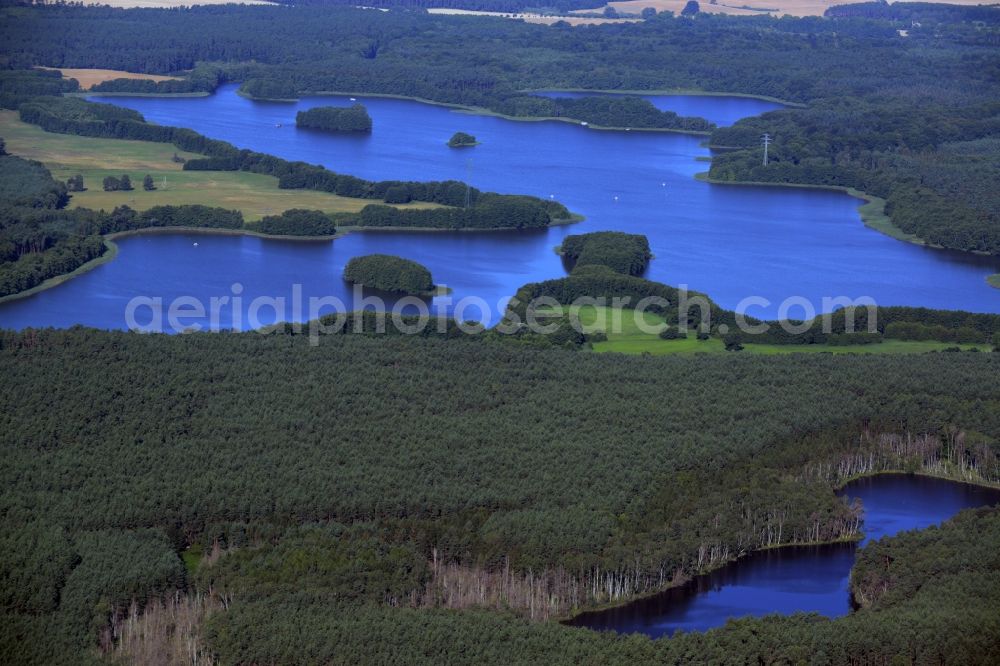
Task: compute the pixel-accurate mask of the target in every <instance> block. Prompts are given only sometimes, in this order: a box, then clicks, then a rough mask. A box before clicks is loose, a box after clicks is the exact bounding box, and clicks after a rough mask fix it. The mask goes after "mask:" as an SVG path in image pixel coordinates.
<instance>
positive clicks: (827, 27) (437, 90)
mask: <svg viewBox="0 0 1000 666" xmlns="http://www.w3.org/2000/svg"><path fill="white" fill-rule="evenodd" d="M4 11H5V12H7V13H8V15H10V16H12V17H16V18H17V21H16V22H15V21H9V22H8V23H9V24H10V25H14V24H15V23H16V24H17V25H18V26H19V28H20V30H19V31H14V32H12V31H10V30H8V31H7V32H6V33H0V34H2V35H3V36H4V37H9V38H10V43H11V44H14V45H16V46H17V48H18V51H17V53H18V55H17V57H16V58H14V59H12V60H11V61H10V62H9V66H18V67H24V66H29V65H36V64H47V65H55V66H102V67H117V68H123V69H130V68H131V69H133V70H137V71H150V72H152V71H157V72H175V71H178V70H182V69H191V68H194V74H192V81H194V80H195V79H196V80H197V82H198V84H197V85H198V86H201V87H204V86H205V85H211V83H210V82H212V81H215V85H218V83H221V82H224V81H239V82H242V90H243V91H244V92H245V93H247V94H250V95H254V96H261V97H277V98H288V97H297V96H299V95H300V94H304V93H308V92H315V91H325V90H327V91H328V90H341V91H356V92H369V93H385V94H395V95H404V96H412V97H419V98H424V99H429V100H432V101H436V102H443V103H451V104H459V105H464V106H473V107H479V108H484V109H488V110H490V111H493V112H496V113H501V114H505V115H509V116H513V117H563V116H564V117H569V118H575V119H577V120H584V121H588V122H590V123H591V124H593V125H603V126H612V127H633V128H642V127H646V128H657V127H670V128H675V129H687V130H698V131H706V130H711V129H712V128H711V127H710V126H708V125H706V124H704V121H697V122H695V120H694V119H681V118H676V117H671V114H669V113H664V112H658V111H657V110H656V109H655V108H653V107H652V105H650V104H649V103H648V102H644V101H643V100H640V99H637V98H628V97H611V98H608V97H603V98H596V97H592V98H584V99H577V100H566V99H549V98H544V97H538V96H534V95H530V94H525V93H524V92H522V91H524V90H531V89H546V88H554V89H558V88H563V89H568V88H575V89H592V90H633V91H635V90H644V89H646V90H664V89H671V88H674V89H684V90H705V91H710V92H732V93H741V94H751V95H761V96H766V97H771V98H779V99H786V100H789V101H793V102H799V103H804V104H806V105H807V107H808V108H805V109H786V110H780V111H774V112H771V113H768V114H765V115H764V116H762V117H760V118H752V119H744V120H742V121H740V122H738V123H737V124H736V125H735V126H734V127H732V128H716V129H714V130H713V131H712V139H711V143H712V144H714V145H718V146H727V147H729V148H735V149H736V150H728V151H727V152H725V153H720V154H718V155H717V156H716V157H715V160H714V161H713V166H712V170H711V175H712V177H713V178H714V179H716V180H722V181H733V182H737V181H763V182H773V183H805V184H816V185H840V186H845V187H854V188H857V189H860V190H864V191H867V192H869V193H871V194H873V195H876V196H879V197H882V198H885V199H887V201H888V204H887V210H886V212H887V214H889V215H890V216H891V217H892V219H893V223H894V224H895V225H896V226H897V227H898V228H900V229H902V230H903V231H905V232H907V233H912V234H915V235H917V236H919V237H921V238H923V239H924V240H926V241H927V242H929V243H933V244H937V245H942V246H944V247H950V248H956V249H961V250H969V251H978V252H985V253H990V254H997V253H998V251H1000V250H998V248H1000V245H998V243H1000V240H998V238H997V233H1000V232H997V229H998V228H1000V224H998V222H997V217H996V216H997V210H998V208H1000V205H998V202H997V201H996V200H995V189H996V188H992V187H990V183H991V180H990V179H991V178H992V176H991V175H990V174H991V173H992V172H993V171H995V169H996V165H995V162H996V161H997V159H998V157H997V156H998V155H1000V151H998V150H997V149H996V141H997V135H998V128H997V125H996V119H995V118H996V109H995V101H994V100H995V99H996V98H997V95H998V92H1000V91H998V90H997V87H996V81H997V77H996V76H993V75H992V74H993V73H994V72H995V69H996V66H997V63H996V58H995V55H994V54H995V50H994V46H995V40H996V31H997V29H998V25H1000V21H998V19H997V17H996V12H991V11H990V10H989V9H986V8H976V7H951V6H946V5H924V4H916V3H914V4H907V3H895V4H893V5H892V6H891V8H882V7H873V6H871V5H851V6H847V7H844V8H838V11H836V12H832V11H831V12H830V13H829V17H827V18H803V19H792V18H787V17H786V18H782V19H774V18H770V17H753V18H747V17H723V16H715V15H704V14H700V15H698V16H697V17H696V18H695V19H694V20H689V19H674V18H671V17H667V16H657V17H655V18H653V19H649V20H646V21H644V22H642V23H640V24H629V25H606V26H599V27H598V26H592V27H587V28H569V27H546V26H533V25H523V24H518V23H517V22H513V21H499V20H490V19H477V18H470V17H462V18H454V17H442V16H426V15H423V14H421V13H420V12H418V11H406V10H402V9H394V10H392V11H390V12H387V13H383V12H378V13H379V14H383V15H381V16H377V17H376V16H374V15H373V13H371V12H368V13H366V12H357V11H351V10H349V9H346V8H343V9H342V8H336V7H325V8H323V9H322V11H321V10H320V9H318V8H314V7H299V8H297V9H294V10H290V11H283V12H280V13H279V12H273V11H267V9H266V8H252V7H247V8H239V9H237V8H226V9H221V8H209V7H205V8H199V9H195V10H190V11H188V12H173V13H165V12H159V13H157V12H155V11H153V12H146V13H142V14H140V13H138V12H131V13H129V12H126V11H122V10H113V9H104V10H95V9H88V10H82V9H77V8H71V7H62V8H57V7H51V8H40V9H31V10H27V9H23V8H8V9H5V10H4ZM230 16H231V17H239V23H240V24H241V25H247V26H249V27H248V28H247V31H246V33H244V32H243V31H240V32H239V34H234V33H232V32H231V31H230V30H229V29H228V27H227V26H228V25H230V24H229V23H227V22H226V21H225V17H230ZM154 21H155V25H156V30H157V31H163V34H168V35H170V36H171V39H173V40H175V41H174V43H176V44H177V47H176V48H172V49H170V50H166V49H163V48H160V47H157V46H156V40H144V39H142V38H141V37H140V35H143V34H144V33H145V32H148V31H149V30H150V29H151V26H152V25H154ZM261 22H266V23H267V26H268V27H267V29H266V30H263V29H262V30H256V29H254V26H256V25H257V24H258V23H261ZM914 24H919V26H918V27H914ZM111 25H116V26H117V25H127V26H128V30H125V31H122V30H118V31H117V32H110V31H109V26H111ZM904 28H905V32H906V36H901V35H900V34H899V33H898V32H897V30H900V29H904ZM317 30H322V31H324V34H334V35H337V36H339V37H340V39H341V41H340V42H338V43H336V44H332V45H328V46H325V47H318V46H315V45H314V44H312V43H311V42H309V41H308V40H303V39H300V38H299V36H300V35H311V34H314V33H315V32H316V31H317ZM67 31H72V33H73V35H74V40H73V41H72V42H71V43H72V44H73V46H72V47H67V46H66V45H65V41H66V40H64V39H63V36H64V35H65V34H67ZM34 32H38V35H39V38H38V39H33V40H31V41H30V42H29V41H26V40H25V39H24V36H25V35H26V34H33V33H34ZM247 33H248V34H252V35H254V37H253V39H252V41H253V50H254V54H255V56H256V62H255V63H252V64H248V62H247V56H246V54H247V52H248V48H249V47H248V46H247V44H246V43H244V41H243V40H244V36H245V34H247ZM126 34H127V35H128V36H126ZM292 35H294V37H293V36H292ZM484 39H485V40H487V42H486V43H487V44H488V45H489V46H488V48H485V49H478V51H476V49H477V48H478V47H473V46H471V42H472V41H475V40H480V41H481V40H484ZM57 43H58V44H59V46H60V48H59V49H55V48H54V44H57ZM477 43H478V42H477ZM625 44H628V47H627V48H626V47H625ZM444 45H447V48H450V49H463V48H465V47H466V46H467V45H469V48H471V49H473V50H474V51H476V52H478V53H480V59H479V60H478V61H475V62H470V63H462V64H458V63H455V62H453V61H452V60H451V59H449V58H439V57H437V54H439V53H441V50H442V49H443V48H444ZM762 45H766V48H761V47H762ZM124 47H127V48H124ZM54 52H58V53H60V56H59V58H60V59H61V61H60V62H42V61H43V60H51V56H49V55H48V54H51V53H54ZM125 53H129V54H132V55H129V56H126V55H124V54H125ZM959 53H960V54H961V55H960V56H959V55H958V54H959ZM137 54H141V56H139V55H137ZM296 62H298V63H304V62H309V63H310V65H308V66H307V65H304V64H296ZM723 65H724V66H723ZM206 82H208V83H207V84H206ZM112 83H114V82H112ZM149 85H150V84H149V82H142V81H140V82H134V83H132V82H118V83H114V86H112V87H116V88H117V89H123V87H125V88H127V87H128V86H136V87H137V88H136V89H137V90H138V89H139V88H140V87H141V88H143V89H146V88H148V87H149ZM192 85H194V84H192ZM699 122H700V123H701V124H700V125H699V124H698V123H699ZM763 132H768V133H770V134H771V135H772V136H773V140H774V142H773V144H772V146H771V163H770V164H769V165H768V167H764V166H763V164H762V160H761V149H760V135H761V134H762V133H763Z"/></svg>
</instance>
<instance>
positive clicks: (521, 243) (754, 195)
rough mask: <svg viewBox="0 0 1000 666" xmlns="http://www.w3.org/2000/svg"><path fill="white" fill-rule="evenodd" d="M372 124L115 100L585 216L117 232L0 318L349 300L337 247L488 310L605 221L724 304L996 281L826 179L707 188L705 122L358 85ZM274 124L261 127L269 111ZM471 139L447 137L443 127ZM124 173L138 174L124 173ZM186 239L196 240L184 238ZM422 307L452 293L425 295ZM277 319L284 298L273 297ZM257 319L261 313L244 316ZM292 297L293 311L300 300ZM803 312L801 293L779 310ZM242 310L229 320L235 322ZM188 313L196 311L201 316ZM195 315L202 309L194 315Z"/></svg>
mask: <svg viewBox="0 0 1000 666" xmlns="http://www.w3.org/2000/svg"><path fill="white" fill-rule="evenodd" d="M359 99H360V101H362V102H363V103H364V104H365V105H366V106H367V107H368V109H369V112H370V114H371V116H372V118H373V121H374V131H373V132H372V134H371V135H370V136H339V135H331V134H326V133H319V132H313V131H308V130H299V129H296V128H295V114H296V112H297V111H298V110H300V109H305V108H310V107H314V106H321V105H348V104H350V101H349V100H348V99H346V98H343V97H314V98H305V99H303V100H301V101H299V102H296V103H268V102H253V101H250V100H247V99H245V98H243V97H240V96H239V95H237V94H236V88H235V86H225V87H223V88H221V89H220V90H219V91H218V93H217V94H215V95H212V96H209V97H202V98H197V97H195V98H148V97H117V98H115V97H113V98H103V99H102V100H101V101H108V102H113V103H115V104H119V105H122V106H127V107H131V108H134V109H137V110H138V111H140V112H142V113H143V114H144V115H145V116H146V118H147V119H149V120H151V121H153V122H157V123H161V124H169V125H176V126H183V127H190V128H192V129H194V130H196V131H198V132H201V133H203V134H205V135H207V136H210V137H213V138H218V139H224V140H226V141H229V142H231V143H233V144H235V145H237V146H239V147H243V148H250V149H254V150H258V151H263V152H268V153H273V154H276V155H279V156H281V157H284V158H288V159H297V160H305V161H308V162H312V163H318V164H323V165H324V166H326V167H328V168H331V169H334V170H336V171H339V172H343V173H350V174H354V175H357V176H362V177H365V178H370V179H405V180H432V179H433V180H436V179H452V178H454V179H461V180H467V181H470V182H471V183H472V184H473V185H475V186H476V187H479V188H481V189H484V190H493V191H498V192H508V193H525V194H533V195H536V196H540V197H549V196H552V197H555V198H556V199H558V200H559V201H562V202H563V203H565V204H566V205H567V206H569V207H570V209H572V210H573V211H575V212H578V213H581V214H583V215H585V216H586V220H585V221H584V222H582V223H579V224H574V225H567V226H562V227H554V228H551V229H548V230H542V231H531V232H481V233H475V232H461V233H449V232H440V233H412V232H410V233H407V232H392V231H388V232H385V231H382V232H365V233H356V234H351V235H349V236H347V237H344V238H341V239H338V240H335V241H326V242H313V243H307V242H288V241H280V240H263V239H259V238H251V237H229V236H204V235H201V236H192V235H190V234H166V235H150V236H136V237H131V238H126V239H123V240H121V241H120V247H121V253H120V255H119V256H118V257H117V258H116V259H115V260H114V261H112V262H109V263H107V264H104V265H102V266H99V267H97V268H96V269H94V270H92V271H90V272H89V273H86V274H84V275H82V276H80V277H78V278H75V279H73V280H70V281H68V282H67V283H64V284H63V285H61V286H59V287H56V288H54V289H50V290H47V291H44V292H41V293H39V294H36V295H33V296H31V297H28V298H25V299H21V300H17V301H12V302H9V303H6V304H3V305H0V326H4V327H9V328H23V327H25V326H70V325H72V324H77V323H80V324H86V325H90V326H97V327H102V328H123V327H125V317H124V312H125V308H126V304H127V303H128V301H129V299H131V298H132V297H134V296H148V297H159V298H163V299H164V302H169V301H170V300H171V299H173V298H174V297H176V296H179V295H185V296H191V297H193V298H195V299H197V300H198V301H199V302H202V303H205V304H207V303H208V301H209V299H210V298H212V297H223V296H229V295H232V289H231V287H232V285H233V284H234V283H239V284H240V286H241V287H242V289H243V291H242V294H241V296H242V297H243V299H244V303H250V302H251V301H252V300H253V299H254V298H255V297H257V296H266V297H273V298H284V299H285V302H286V304H290V303H291V300H292V299H293V296H294V293H295V289H296V287H294V285H300V289H301V293H302V298H303V299H304V300H305V301H308V298H309V297H311V296H316V297H319V296H334V297H336V298H338V299H341V300H342V301H344V302H345V303H346V304H347V305H348V306H349V307H350V306H351V305H352V303H351V290H350V288H349V285H347V284H345V283H344V282H343V280H342V278H341V273H342V270H343V267H344V265H345V264H346V263H347V261H348V260H349V259H350V258H352V257H354V256H358V255H362V254H369V253H373V252H384V253H389V254H398V255H401V256H404V257H407V258H409V259H413V260H416V261H419V262H420V263H422V264H424V265H426V266H427V267H428V268H429V269H430V270H431V272H432V274H433V276H434V279H435V282H437V283H439V284H445V285H447V286H449V287H451V288H452V289H453V292H452V294H451V296H450V298H451V299H452V301H458V300H459V299H464V298H467V297H475V298H478V299H482V302H484V303H486V306H487V308H488V309H489V314H487V315H480V314H478V313H477V312H476V308H471V309H468V310H467V311H465V312H463V313H462V314H463V315H464V317H465V318H468V319H480V320H486V321H495V320H496V317H497V316H498V315H497V313H498V305H497V304H498V303H502V302H503V301H504V300H505V299H506V298H508V297H509V296H511V295H512V294H513V293H514V292H515V291H516V289H517V288H518V287H519V286H520V285H522V284H524V283H525V282H529V281H534V280H540V279H547V278H552V277H559V276H562V275H564V274H565V273H564V269H563V266H562V263H561V261H560V259H559V257H558V256H557V255H556V254H555V253H554V252H553V248H554V247H555V246H557V245H559V243H560V241H561V239H562V237H563V236H565V235H566V234H570V233H581V232H587V231H596V230H606V229H617V230H623V231H629V232H633V233H642V234H646V235H647V236H648V237H649V240H650V245H651V247H652V251H653V253H654V254H655V259H654V260H653V261H652V263H651V265H650V268H649V270H648V272H647V277H649V278H650V279H654V280H658V281H662V282H666V283H668V284H673V285H687V286H688V287H689V288H691V289H694V290H698V291H703V292H706V293H708V294H709V295H710V296H712V297H713V298H714V299H715V300H716V301H717V302H719V303H720V304H721V305H723V306H725V307H729V308H733V307H737V306H738V305H739V304H740V302H741V301H742V300H743V299H745V298H747V297H762V298H764V299H767V301H768V302H769V303H770V305H768V306H754V307H751V308H750V309H749V310H748V312H749V313H750V314H752V315H757V316H766V317H774V316H777V315H779V314H781V312H780V310H779V304H780V303H781V302H782V301H783V300H785V299H787V298H789V297H792V296H798V297H802V298H804V299H806V300H807V301H808V302H809V303H810V305H811V307H812V308H813V309H815V310H816V311H823V310H826V309H829V307H824V302H823V298H824V297H848V298H851V299H855V298H859V297H865V296H867V297H871V298H873V299H874V300H875V301H876V302H877V303H879V304H883V305H914V306H927V307H936V308H950V309H963V310H971V311H976V312H1000V291H997V290H995V289H992V288H991V287H989V286H988V285H987V283H986V281H985V277H986V275H988V274H990V273H993V272H997V271H1000V261H998V260H997V259H995V258H984V257H975V256H971V255H965V254H961V253H953V252H944V251H936V250H931V249H927V248H922V247H917V246H914V245H910V244H906V243H901V242H899V241H895V240H893V239H891V238H888V237H886V236H883V235H881V234H879V233H877V232H875V231H872V230H870V229H868V228H866V227H865V226H864V225H863V224H862V223H861V222H860V219H859V216H858V213H857V205H858V203H859V202H858V201H857V200H855V199H853V198H851V197H849V196H847V195H845V194H842V193H838V192H830V191H822V190H808V189H792V188H773V187H734V186H719V185H709V184H707V183H703V182H700V181H698V180H695V179H694V175H695V174H696V173H698V172H701V171H705V170H706V169H707V167H708V164H707V162H705V161H703V160H704V159H706V158H707V157H708V156H709V152H708V150H707V149H706V148H704V147H703V146H702V142H703V140H704V139H703V137H697V136H687V135H680V134H674V133H651V132H637V131H633V132H612V131H597V130H588V129H586V128H583V127H580V126H578V125H574V124H570V123H564V122H557V121H548V122H518V121H510V120H504V119H501V118H496V117H491V116H479V115H472V114H468V113H463V112H458V111H455V110H453V109H449V108H445V107H440V106H433V105H428V104H421V103H418V102H412V101H406V100H394V99H381V98H365V97H361V98H359ZM653 99H654V103H656V104H657V105H658V106H660V107H661V108H672V109H674V110H677V111H678V112H681V113H684V114H686V115H701V116H705V117H708V118H710V119H714V120H716V121H717V122H731V121H732V120H733V119H735V118H736V117H738V116H741V115H753V114H756V113H760V112H762V111H766V110H769V109H771V108H774V106H775V105H774V104H772V103H769V102H762V101H761V100H754V99H747V98H719V97H676V96H667V97H656V98H653ZM279 124H280V125H281V127H277V126H276V125H279ZM458 130H461V131H466V132H469V133H471V134H474V135H475V136H476V137H477V138H478V139H479V141H480V142H482V145H480V146H477V147H475V148H472V149H464V150H454V149H449V148H448V147H446V146H445V142H446V141H447V140H448V138H449V137H450V136H451V135H452V134H453V133H454V132H455V131H458ZM135 175H137V176H138V175H139V174H138V173H137V174H135ZM195 243H197V246H196V245H195ZM434 307H435V308H442V309H443V310H445V311H448V309H449V308H450V307H451V306H450V305H449V303H448V299H443V298H439V299H436V301H435V304H434ZM287 310H288V312H286V313H285V314H286V318H290V316H289V315H290V314H291V312H290V310H291V306H290V305H288V306H287ZM247 314H248V313H246V312H242V313H238V315H236V316H229V315H227V314H226V313H225V312H223V313H222V317H221V323H222V325H224V326H228V325H230V324H239V325H241V326H242V327H244V328H245V327H246V326H247V323H246V322H247V320H248V317H247ZM259 314H260V316H259V317H258V323H268V321H269V320H273V319H275V318H281V317H275V316H273V315H272V316H270V318H269V315H268V312H267V311H262V312H261V313H259ZM307 314H308V312H307V311H303V315H307ZM787 314H788V315H790V316H792V317H801V316H802V315H803V314H807V313H804V312H803V310H802V309H801V308H793V309H791V310H789V311H788V312H787ZM237 320H240V321H237ZM199 321H202V320H199ZM204 321H205V322H206V323H207V318H206V319H204Z"/></svg>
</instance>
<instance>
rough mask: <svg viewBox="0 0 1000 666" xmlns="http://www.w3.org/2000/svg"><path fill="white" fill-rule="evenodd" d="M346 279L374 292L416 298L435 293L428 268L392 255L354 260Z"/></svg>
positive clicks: (348, 268) (349, 265)
mask: <svg viewBox="0 0 1000 666" xmlns="http://www.w3.org/2000/svg"><path fill="white" fill-rule="evenodd" d="M344 279H345V280H347V281H348V282H351V283H353V284H360V285H362V286H365V287H369V288H371V289H380V290H382V291H393V292H398V293H402V294H412V295H416V296H420V295H423V294H427V293H428V292H430V291H431V290H432V289H434V280H433V279H432V278H431V272H430V271H429V270H427V268H426V267H425V266H423V265H421V264H418V263H417V262H415V261H411V260H410V259H403V258H402V257H394V256H392V255H389V254H368V255H365V256H361V257H354V258H353V259H351V260H350V261H348V262H347V266H345V267H344Z"/></svg>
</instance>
